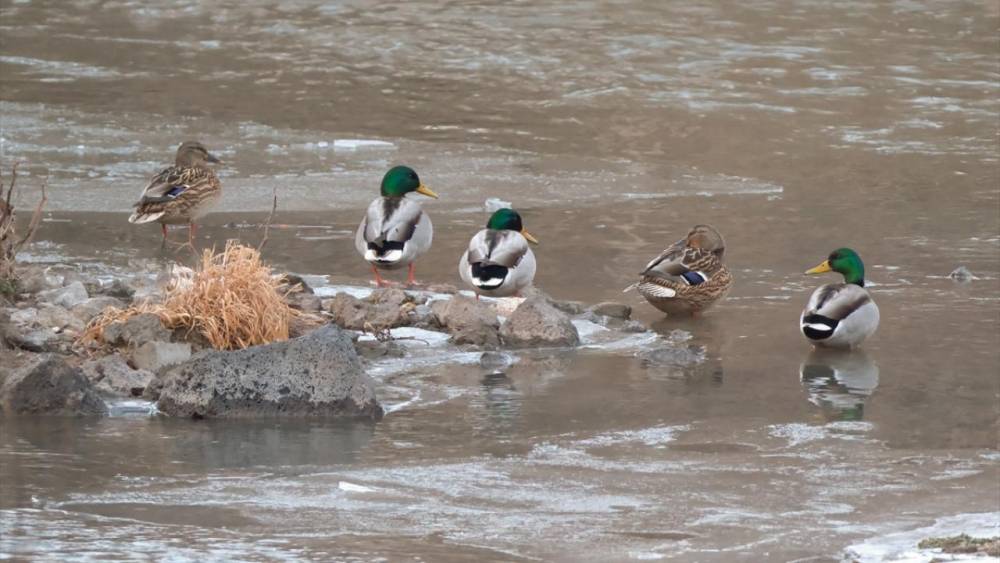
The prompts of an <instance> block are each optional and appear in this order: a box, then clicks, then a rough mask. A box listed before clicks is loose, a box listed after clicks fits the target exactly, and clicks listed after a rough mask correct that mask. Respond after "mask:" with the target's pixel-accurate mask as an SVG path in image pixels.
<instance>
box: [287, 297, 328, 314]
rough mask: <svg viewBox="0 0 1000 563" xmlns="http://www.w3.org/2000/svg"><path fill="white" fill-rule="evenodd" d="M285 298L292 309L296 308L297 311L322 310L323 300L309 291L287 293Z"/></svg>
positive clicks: (310, 311)
mask: <svg viewBox="0 0 1000 563" xmlns="http://www.w3.org/2000/svg"><path fill="white" fill-rule="evenodd" d="M285 300H286V301H288V305H289V306H290V307H291V308H293V309H298V310H299V311H302V312H305V313H318V312H320V311H322V310H323V302H322V300H321V299H320V298H319V296H318V295H315V294H313V293H312V292H309V293H302V292H297V293H289V294H288V296H287V297H285Z"/></svg>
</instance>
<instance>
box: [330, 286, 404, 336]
mask: <svg viewBox="0 0 1000 563" xmlns="http://www.w3.org/2000/svg"><path fill="white" fill-rule="evenodd" d="M324 305H325V306H326V308H327V310H328V311H329V312H330V314H331V315H332V316H333V322H334V323H336V324H337V325H338V326H341V327H343V328H347V329H350V330H366V326H367V325H370V326H371V327H374V328H395V327H397V326H403V325H407V324H410V323H411V322H412V320H411V317H410V312H411V311H412V310H413V309H414V308H416V305H415V304H414V303H413V300H412V299H410V298H409V297H408V296H407V295H406V293H404V292H403V291H401V290H399V289H380V290H376V291H375V292H373V293H372V294H371V295H370V296H369V297H368V299H357V298H356V297H353V296H351V295H348V294H346V293H338V294H337V295H335V296H334V297H333V299H330V300H328V301H326V302H325V303H324Z"/></svg>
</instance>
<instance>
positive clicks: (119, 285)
mask: <svg viewBox="0 0 1000 563" xmlns="http://www.w3.org/2000/svg"><path fill="white" fill-rule="evenodd" d="M87 291H88V292H89V293H90V294H91V295H102V296H104V297H114V298H116V299H121V300H122V301H132V296H133V295H135V288H133V287H131V286H129V284H127V283H125V282H124V281H122V280H120V279H118V278H115V279H113V280H111V282H110V283H100V282H98V283H94V284H93V285H88V286H87Z"/></svg>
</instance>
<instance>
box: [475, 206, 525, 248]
mask: <svg viewBox="0 0 1000 563" xmlns="http://www.w3.org/2000/svg"><path fill="white" fill-rule="evenodd" d="M486 228H487V229H493V230H494V231H517V232H519V233H521V235H522V236H524V238H526V239H528V242H533V243H535V244H538V239H536V238H535V237H533V236H532V235H531V233H529V232H528V231H527V230H526V229H525V228H524V225H523V224H522V223H521V215H520V214H519V213H518V212H517V211H514V210H513V209H509V208H503V209H497V210H496V211H494V212H493V215H490V220H489V221H487V222H486Z"/></svg>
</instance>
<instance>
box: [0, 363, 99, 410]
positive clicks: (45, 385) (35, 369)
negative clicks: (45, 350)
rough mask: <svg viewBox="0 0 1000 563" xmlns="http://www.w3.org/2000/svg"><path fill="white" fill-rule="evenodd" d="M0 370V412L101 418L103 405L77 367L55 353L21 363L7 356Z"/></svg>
mask: <svg viewBox="0 0 1000 563" xmlns="http://www.w3.org/2000/svg"><path fill="white" fill-rule="evenodd" d="M3 362H4V364H5V366H6V365H8V362H10V363H19V364H20V365H18V366H17V367H14V368H13V369H12V370H10V371H8V370H7V369H4V370H2V371H0V378H2V379H3V381H2V382H0V412H2V413H3V414H5V415H15V414H55V415H103V414H107V412H108V411H107V406H105V404H104V401H103V400H101V398H100V397H99V396H98V394H97V392H96V391H95V390H94V388H93V386H91V384H90V381H89V380H88V379H87V378H86V377H85V376H84V375H83V372H81V371H80V369H79V368H74V367H71V366H70V365H69V364H67V363H66V360H64V359H63V358H62V357H60V356H57V355H55V354H43V355H38V356H31V357H28V358H25V359H23V361H21V362H16V361H15V360H13V359H11V358H10V355H8V357H5V358H4V359H3Z"/></svg>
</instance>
